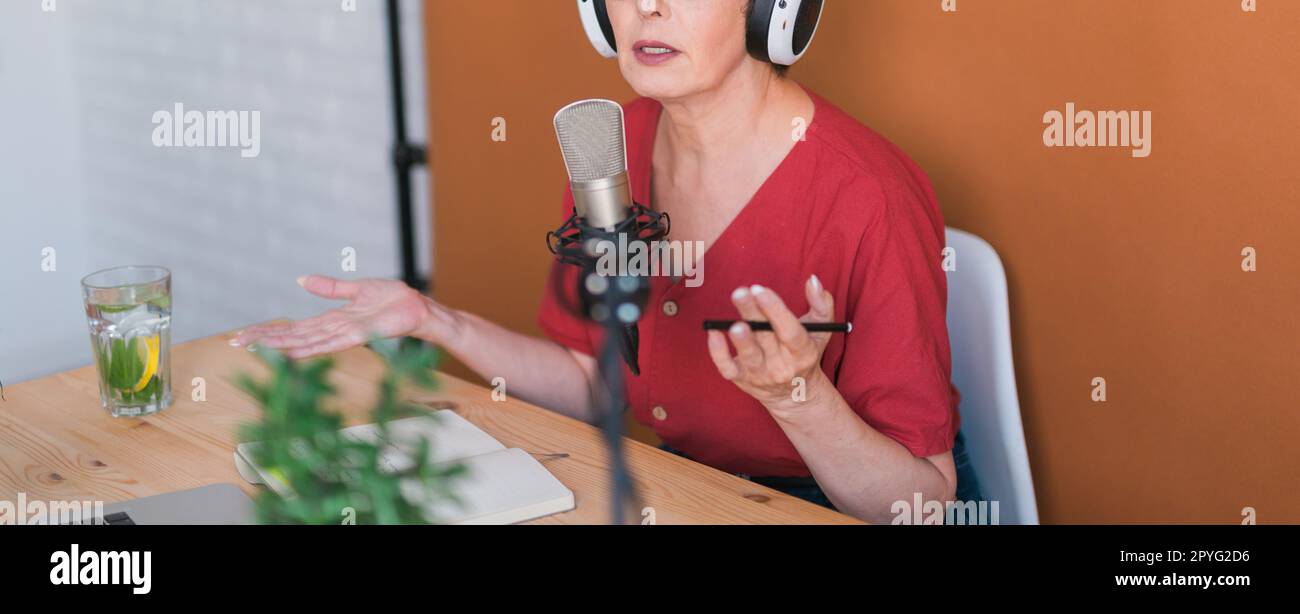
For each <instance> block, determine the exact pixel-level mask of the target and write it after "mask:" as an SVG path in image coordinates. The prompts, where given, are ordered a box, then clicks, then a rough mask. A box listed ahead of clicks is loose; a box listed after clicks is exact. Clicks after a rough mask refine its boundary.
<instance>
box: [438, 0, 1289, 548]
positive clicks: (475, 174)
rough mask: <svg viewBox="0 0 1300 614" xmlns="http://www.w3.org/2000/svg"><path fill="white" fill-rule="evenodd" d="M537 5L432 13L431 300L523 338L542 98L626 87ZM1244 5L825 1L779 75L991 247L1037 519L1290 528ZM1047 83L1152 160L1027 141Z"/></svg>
mask: <svg viewBox="0 0 1300 614" xmlns="http://www.w3.org/2000/svg"><path fill="white" fill-rule="evenodd" d="M539 4H540V3H534V2H527V1H524V0H497V1H494V2H463V3H453V2H441V1H434V2H432V3H431V4H430V9H431V10H429V11H428V15H427V21H428V24H427V25H428V28H429V37H428V38H429V51H430V55H429V59H430V61H429V67H428V68H429V76H430V79H429V86H430V89H431V91H430V100H431V105H432V109H431V116H432V122H431V127H432V131H433V142H432V155H433V170H434V175H435V201H436V205H435V206H436V213H435V236H436V243H437V246H436V249H435V267H436V269H437V271H436V278H435V282H436V295H437V296H438V298H439V299H441V300H443V301H446V302H447V303H449V304H451V305H454V306H458V307H463V308H469V309H471V310H473V311H476V312H478V313H480V314H482V315H484V316H486V317H489V318H492V319H494V320H496V321H498V322H502V323H504V324H507V325H509V326H512V327H514V328H516V329H519V330H527V331H533V332H535V331H536V328H535V326H534V325H533V321H532V320H533V315H534V310H535V307H536V302H537V297H538V296H539V295H540V292H541V288H542V283H543V281H544V275H545V271H546V267H547V266H548V263H549V262H548V259H547V256H548V254H547V253H546V252H545V251H544V247H543V242H542V235H544V234H545V231H546V230H548V229H550V228H552V227H553V226H554V225H555V224H556V222H557V218H556V216H557V213H558V209H559V196H560V192H561V190H562V189H563V182H564V170H563V163H562V161H561V159H560V156H559V153H558V150H557V147H556V145H555V143H554V135H553V133H552V131H551V127H550V118H551V115H552V114H553V113H554V111H555V110H556V109H557V108H559V107H560V106H562V105H563V104H565V103H567V102H570V101H572V100H574V99H578V98H584V97H593V96H604V97H612V98H615V99H622V98H626V97H628V96H629V95H630V92H629V90H628V89H627V88H626V86H625V85H623V84H622V82H621V80H620V78H619V76H618V69H617V66H616V65H615V64H614V63H613V62H609V61H604V60H601V59H600V58H599V57H598V56H596V55H595V54H594V52H592V51H591V50H590V48H589V46H588V45H587V43H586V41H585V38H584V36H583V34H582V32H581V27H580V25H579V23H578V19H577V15H576V13H575V11H574V9H573V8H572V7H571V6H570V5H571V3H570V2H567V1H564V2H555V3H554V6H553V7H552V6H551V4H552V3H546V6H547V7H548V8H546V9H545V10H544V11H543V10H539V9H538V8H537V7H538V5H539ZM1240 4H1241V3H1240V1H1239V0H1147V1H1143V2H1133V1H1131V0H958V1H957V9H958V10H957V12H956V13H951V14H945V13H944V12H943V11H942V10H941V8H940V0H871V1H860V0H829V1H828V6H827V8H826V14H825V19H826V21H825V22H824V25H823V29H822V30H821V31H820V32H819V34H818V39H817V41H816V43H815V45H814V47H813V50H812V52H811V53H810V54H809V56H808V58H807V59H806V60H805V62H804V63H803V64H801V65H800V66H799V67H797V68H796V69H795V70H794V71H792V73H791V74H792V77H793V78H795V79H798V80H800V81H802V82H804V83H805V84H807V85H809V86H810V87H812V88H813V89H814V90H816V91H818V92H820V93H821V94H823V95H824V96H826V97H827V98H829V99H830V100H832V101H834V102H836V103H837V104H839V105H840V106H841V107H843V108H844V109H845V110H847V111H849V112H850V113H851V114H853V115H854V116H856V117H858V118H859V119H861V120H862V121H864V122H865V123H867V124H868V125H870V126H872V127H874V128H875V129H877V130H878V131H880V132H882V133H883V134H885V135H886V136H888V137H890V138H891V139H892V140H894V141H895V142H897V143H898V144H899V145H901V146H902V147H903V148H904V149H905V150H906V151H908V152H909V153H910V154H911V155H912V156H913V157H914V158H915V159H916V160H917V161H918V162H919V163H920V164H921V165H922V167H924V168H925V169H926V170H927V171H928V172H929V174H930V177H931V180H932V181H933V183H934V186H935V189H936V190H937V191H938V194H939V197H940V201H941V202H942V204H943V208H944V212H945V214H946V216H947V220H948V223H949V224H950V225H952V226H956V227H960V228H964V229H967V230H970V231H972V232H975V233H976V234H979V235H981V236H983V237H984V238H986V239H987V240H988V241H989V242H990V243H992V244H993V245H994V246H995V247H996V248H997V249H998V251H999V252H1000V253H1001V255H1002V258H1003V260H1004V262H1005V264H1006V268H1007V272H1008V277H1009V282H1010V288H1011V304H1012V318H1013V335H1014V343H1015V352H1016V362H1017V371H1018V380H1019V386H1020V394H1021V403H1022V411H1023V414H1024V421H1025V429H1026V436H1027V438H1028V444H1029V451H1030V456H1031V463H1032V466H1033V471H1034V477H1035V484H1036V487H1037V489H1038V495H1039V506H1040V510H1041V514H1042V518H1043V520H1044V522H1209V523H1233V522H1240V520H1241V511H1242V508H1243V507H1246V506H1251V507H1254V508H1255V509H1256V511H1257V514H1258V520H1259V522H1261V523H1269V522H1293V523H1294V522H1300V489H1297V487H1296V484H1297V477H1298V476H1300V469H1298V464H1300V463H1298V462H1297V461H1298V460H1300V458H1298V457H1300V455H1298V454H1297V453H1296V451H1295V450H1296V446H1297V440H1298V439H1300V411H1297V410H1300V378H1297V377H1296V376H1295V374H1294V371H1295V364H1294V359H1295V356H1296V354H1297V352H1296V346H1297V343H1298V342H1300V327H1297V324H1296V320H1295V315H1294V314H1296V313H1300V283H1298V282H1297V279H1298V278H1300V264H1298V263H1300V254H1297V239H1300V232H1297V230H1298V229H1300V223H1298V222H1300V219H1298V218H1300V215H1298V214H1297V213H1296V211H1297V205H1300V153H1298V152H1300V143H1298V142H1297V136H1300V114H1298V112H1297V110H1296V108H1295V105H1296V103H1297V102H1298V101H1300V79H1298V78H1297V77H1298V76H1300V51H1298V49H1300V46H1298V44H1297V42H1296V40H1295V36H1296V34H1297V33H1298V32H1300V3H1297V2H1291V1H1289V0H1287V1H1283V0H1259V2H1258V4H1259V10H1258V12H1257V13H1254V14H1247V13H1243V12H1242V11H1241V9H1240ZM434 9H436V10H434ZM1067 102H1074V103H1076V104H1077V106H1078V107H1079V108H1080V109H1088V110H1149V111H1151V112H1152V127H1153V137H1154V142H1153V147H1152V153H1151V156H1150V157H1149V158H1145V159H1138V158H1133V157H1131V156H1130V155H1129V153H1128V150H1120V149H1111V148H1104V149H1103V148H1094V149H1049V148H1047V147H1045V146H1044V145H1043V142H1042V138H1043V124H1042V117H1043V114H1044V113H1045V112H1046V111H1049V110H1052V109H1057V110H1063V109H1064V107H1065V104H1066V103H1067ZM497 116H500V117H504V118H505V119H506V120H507V122H508V136H509V140H508V141H507V142H505V143H493V142H492V141H491V139H490V134H491V121H492V118H493V117H497ZM1246 246H1251V247H1254V248H1255V249H1256V250H1257V253H1258V270H1257V271H1255V272H1249V273H1247V272H1243V271H1242V270H1241V259H1242V258H1241V255H1240V254H1241V250H1242V249H1243V248H1244V247H1246ZM1094 377H1104V378H1106V380H1107V384H1108V390H1107V397H1108V398H1107V401H1106V402H1104V403H1096V402H1093V401H1092V400H1091V397H1090V394H1091V392H1092V388H1091V381H1092V379H1093V378H1094Z"/></svg>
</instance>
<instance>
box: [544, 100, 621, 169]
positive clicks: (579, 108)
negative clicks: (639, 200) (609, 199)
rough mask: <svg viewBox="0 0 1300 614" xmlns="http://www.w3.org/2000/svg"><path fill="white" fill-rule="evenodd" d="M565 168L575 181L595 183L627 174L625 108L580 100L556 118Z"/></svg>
mask: <svg viewBox="0 0 1300 614" xmlns="http://www.w3.org/2000/svg"><path fill="white" fill-rule="evenodd" d="M555 134H556V136H558V137H559V139H560V150H561V151H562V152H563V153H564V165H565V166H566V167H568V169H569V179H570V180H571V181H595V180H597V179H605V178H608V177H614V176H616V175H618V174H619V173H623V172H626V171H627V146H626V144H625V143H624V138H625V137H624V133H623V107H621V106H619V104H618V103H617V102H613V101H610V100H580V101H578V102H575V103H573V104H571V105H569V106H567V107H564V108H563V109H560V112H559V113H556V114H555Z"/></svg>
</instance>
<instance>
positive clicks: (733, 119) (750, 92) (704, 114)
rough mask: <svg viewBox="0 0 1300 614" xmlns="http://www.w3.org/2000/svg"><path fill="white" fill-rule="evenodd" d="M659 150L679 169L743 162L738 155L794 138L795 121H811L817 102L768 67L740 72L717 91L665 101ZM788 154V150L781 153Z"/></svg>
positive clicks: (759, 66) (789, 141)
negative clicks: (813, 105) (802, 118)
mask: <svg viewBox="0 0 1300 614" xmlns="http://www.w3.org/2000/svg"><path fill="white" fill-rule="evenodd" d="M662 102H663V107H664V116H663V118H662V120H661V121H660V134H661V135H662V137H663V138H662V140H661V141H660V142H659V143H657V145H656V146H657V147H658V148H660V149H662V152H661V153H665V154H669V156H668V159H671V160H672V166H673V167H676V168H678V169H683V170H685V169H700V170H703V169H707V168H710V167H715V166H716V165H717V164H718V163H719V161H725V160H738V159H740V158H744V157H745V156H737V155H736V154H737V153H739V152H746V151H753V150H754V148H755V147H756V146H757V147H763V146H768V145H777V146H779V144H780V143H782V142H783V141H784V144H785V145H786V146H787V147H788V146H793V145H792V140H791V139H790V138H789V135H790V134H791V131H792V130H793V129H794V126H793V124H792V122H793V121H794V119H795V118H796V117H801V116H802V117H804V119H805V120H806V121H811V119H812V117H811V114H812V111H811V108H812V101H811V99H809V97H808V95H807V93H806V92H804V91H803V88H801V87H799V85H798V84H796V83H794V82H793V81H789V80H787V79H783V78H781V77H779V76H777V75H776V74H775V73H774V72H773V71H772V70H771V68H769V67H768V66H766V65H757V66H756V67H754V68H753V69H751V70H738V71H735V72H733V73H732V74H731V75H729V76H728V78H727V80H726V81H724V82H723V83H721V84H719V85H718V87H716V88H713V89H710V90H707V91H704V92H699V93H697V94H693V95H691V96H689V97H685V98H680V99H674V100H665V101H662ZM782 154H784V152H782Z"/></svg>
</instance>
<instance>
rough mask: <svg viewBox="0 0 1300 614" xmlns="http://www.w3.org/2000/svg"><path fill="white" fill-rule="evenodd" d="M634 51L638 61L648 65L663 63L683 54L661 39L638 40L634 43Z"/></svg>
mask: <svg viewBox="0 0 1300 614" xmlns="http://www.w3.org/2000/svg"><path fill="white" fill-rule="evenodd" d="M632 51H633V53H634V55H636V61H638V62H640V63H642V64H645V65H647V66H655V65H658V64H663V63H664V62H667V61H669V60H671V59H673V58H675V57H677V56H679V55H681V52H680V51H678V50H676V49H674V48H672V47H670V46H668V45H667V44H664V43H661V42H659V41H637V42H636V44H634V45H632Z"/></svg>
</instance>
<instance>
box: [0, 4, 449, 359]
mask: <svg viewBox="0 0 1300 614" xmlns="http://www.w3.org/2000/svg"><path fill="white" fill-rule="evenodd" d="M55 7H56V10H55V11H54V12H53V13H47V12H42V10H41V0H6V1H5V2H3V3H0V139H2V140H0V143H2V144H3V147H0V233H2V234H0V380H3V381H4V382H5V383H6V384H10V383H14V382H17V381H20V380H23V379H27V378H31V377H36V376H40V375H43V374H47V373H50V372H53V371H57V370H61V369H65V368H70V367H74V366H79V365H84V364H88V363H89V362H90V353H89V352H90V350H89V344H88V341H87V338H86V325H85V321H84V314H83V313H82V311H81V308H80V296H79V291H80V290H79V285H78V284H79V281H80V278H81V277H82V276H83V275H85V274H86V273H89V272H92V271H94V270H97V269H100V268H105V267H110V266H116V265H120V264H132V263H144V264H161V265H164V266H167V267H169V268H171V270H172V273H173V284H174V294H175V313H174V315H173V326H174V329H173V330H174V337H173V340H174V341H175V342H181V341H186V340H189V339H193V338H196V337H201V336H206V335H210V334H213V333H216V332H218V331H222V330H228V329H231V328H235V327H239V326H243V325H245V324H248V323H251V322H255V321H260V320H265V319H270V318H273V317H279V316H287V317H303V316H306V315H310V314H313V313H316V312H318V311H320V310H321V309H323V308H325V307H327V306H328V305H329V302H327V301H322V300H319V299H315V298H313V297H309V296H307V295H305V294H304V293H303V292H302V291H301V290H300V289H299V288H298V287H297V285H295V284H294V278H295V277H297V276H298V275H301V274H304V273H311V272H318V273H328V274H335V275H340V276H344V277H354V276H385V277H392V276H396V275H398V266H399V264H398V242H397V222H396V212H395V203H394V194H393V192H394V189H393V176H392V171H391V168H390V166H389V147H390V145H391V143H392V140H393V135H392V118H391V111H390V101H389V99H388V94H389V82H388V76H387V75H388V73H387V47H386V45H387V39H386V33H385V29H384V21H383V5H382V3H381V2H380V1H379V0H358V2H357V12H355V13H348V12H344V11H343V10H341V2H340V0H57V2H56V5H55ZM403 10H404V15H405V24H406V27H405V30H404V36H405V41H404V42H405V43H406V47H407V52H406V57H405V59H406V62H407V68H408V70H407V73H408V75H410V77H409V78H408V82H407V90H408V101H409V104H410V106H409V108H408V115H409V116H410V117H409V118H408V121H410V130H411V132H412V136H413V137H414V138H415V139H416V140H419V141H423V140H425V136H424V134H425V132H424V126H425V121H424V103H423V79H422V78H420V75H421V72H422V69H421V67H422V66H423V61H422V60H423V52H422V50H423V45H422V42H421V40H420V38H419V36H420V33H421V28H420V27H419V7H418V6H417V4H416V3H415V2H414V1H411V2H407V3H406V4H405V5H404V9H403ZM176 102H182V103H184V105H185V107H186V109H193V110H200V111H209V110H213V111H215V110H257V111H260V112H261V123H262V126H261V154H260V155H259V156H258V157H257V158H250V159H245V158H241V157H240V155H239V151H238V150H237V149H233V148H232V149H195V148H157V147H155V146H154V145H153V144H152V142H151V136H152V132H153V124H152V122H151V117H152V115H153V113H154V112H155V111H159V110H169V111H170V110H171V109H172V107H173V105H174V103H176ZM426 183H427V182H426V181H420V182H418V183H417V187H418V189H417V197H418V199H419V204H420V205H421V208H422V209H426V210H427V209H428V207H427V198H426V196H425V195H426V194H427V193H428V191H427V186H426V185H425V184H426ZM424 219H427V217H426V218H424ZM421 228H422V229H423V228H427V225H422V226H421ZM426 234H427V233H426ZM45 246H51V247H54V248H56V249H57V250H58V251H57V254H58V261H57V264H58V268H57V270H56V271H55V272H42V271H41V270H40V257H41V249H42V247H45ZM345 246H346V247H353V248H355V249H356V251H357V255H358V258H357V263H358V271H357V272H356V273H343V272H342V271H341V270H340V267H339V261H340V251H341V250H342V249H343V248H344V247H345ZM420 253H421V254H422V255H423V256H424V257H425V262H426V263H427V254H428V253H430V250H429V249H428V246H427V244H426V245H422V246H421V248H420ZM426 268H427V264H426Z"/></svg>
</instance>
